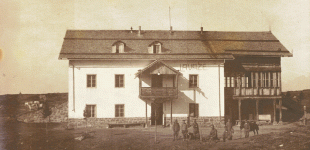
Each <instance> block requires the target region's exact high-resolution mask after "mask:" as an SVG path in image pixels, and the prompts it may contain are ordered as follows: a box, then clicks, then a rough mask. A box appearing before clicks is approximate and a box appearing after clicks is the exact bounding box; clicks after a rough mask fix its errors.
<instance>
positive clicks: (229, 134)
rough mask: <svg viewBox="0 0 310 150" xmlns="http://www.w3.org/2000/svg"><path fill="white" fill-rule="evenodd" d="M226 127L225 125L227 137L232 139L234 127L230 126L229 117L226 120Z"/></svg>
mask: <svg viewBox="0 0 310 150" xmlns="http://www.w3.org/2000/svg"><path fill="white" fill-rule="evenodd" d="M226 127H227V139H228V140H232V133H233V132H234V129H233V128H232V124H231V122H230V119H228V120H227V122H226Z"/></svg>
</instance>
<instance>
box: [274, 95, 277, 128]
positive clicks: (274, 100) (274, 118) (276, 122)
mask: <svg viewBox="0 0 310 150" xmlns="http://www.w3.org/2000/svg"><path fill="white" fill-rule="evenodd" d="M276 124H277V122H276V99H274V100H273V125H276Z"/></svg>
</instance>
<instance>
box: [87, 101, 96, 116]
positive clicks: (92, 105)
mask: <svg viewBox="0 0 310 150" xmlns="http://www.w3.org/2000/svg"><path fill="white" fill-rule="evenodd" d="M87 106H90V108H91V110H90V112H91V114H90V117H88V118H97V105H96V104H86V111H87V108H88V107H87ZM93 107H94V108H93ZM92 108H93V111H92ZM92 112H93V114H92Z"/></svg>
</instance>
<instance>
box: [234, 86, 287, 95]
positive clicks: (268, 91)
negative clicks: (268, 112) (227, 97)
mask: <svg viewBox="0 0 310 150" xmlns="http://www.w3.org/2000/svg"><path fill="white" fill-rule="evenodd" d="M234 89H235V90H234V96H280V95H281V90H280V88H279V87H256V88H249V87H235V88H234Z"/></svg>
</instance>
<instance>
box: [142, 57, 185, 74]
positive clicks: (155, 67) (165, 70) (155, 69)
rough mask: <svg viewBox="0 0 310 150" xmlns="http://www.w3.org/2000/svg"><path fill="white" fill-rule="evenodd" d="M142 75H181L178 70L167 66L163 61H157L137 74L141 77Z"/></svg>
mask: <svg viewBox="0 0 310 150" xmlns="http://www.w3.org/2000/svg"><path fill="white" fill-rule="evenodd" d="M141 73H147V74H163V75H176V74H181V73H180V72H179V71H178V70H176V69H174V68H173V67H171V66H169V65H167V64H165V63H164V62H163V61H161V60H155V61H154V62H152V63H150V64H149V65H147V66H146V67H145V68H144V69H142V70H139V72H137V73H136V76H139V75H140V74H141Z"/></svg>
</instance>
